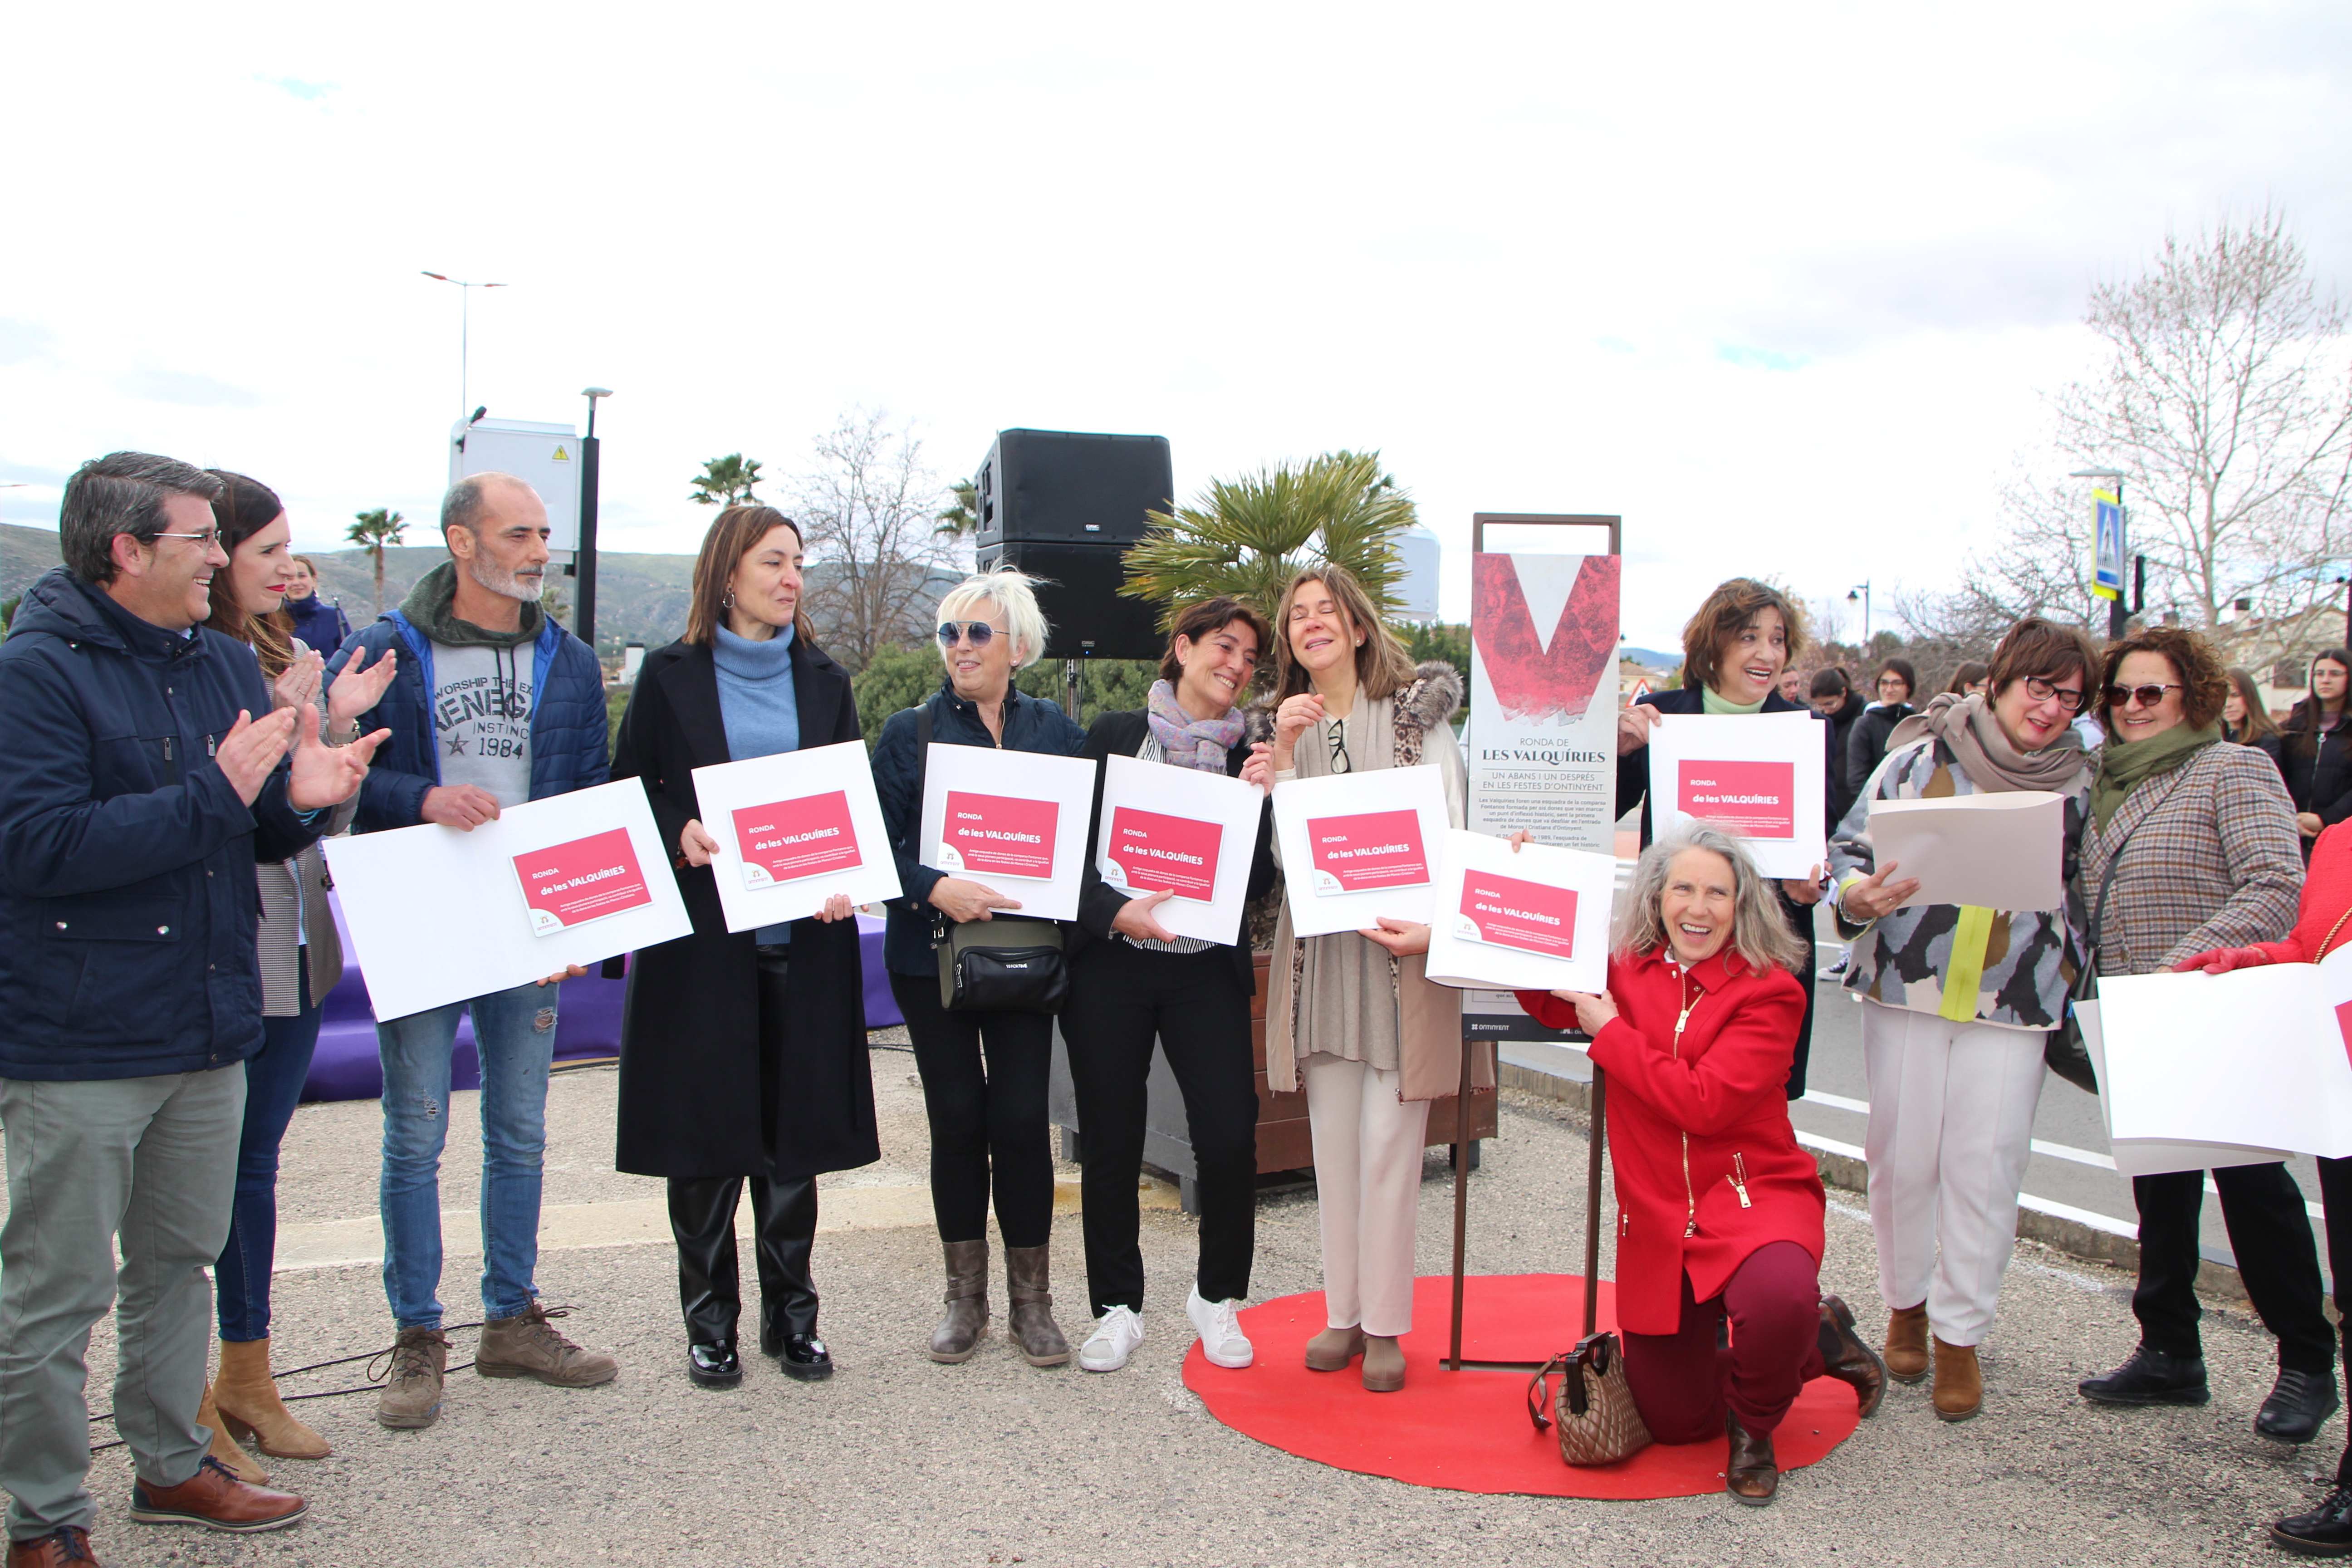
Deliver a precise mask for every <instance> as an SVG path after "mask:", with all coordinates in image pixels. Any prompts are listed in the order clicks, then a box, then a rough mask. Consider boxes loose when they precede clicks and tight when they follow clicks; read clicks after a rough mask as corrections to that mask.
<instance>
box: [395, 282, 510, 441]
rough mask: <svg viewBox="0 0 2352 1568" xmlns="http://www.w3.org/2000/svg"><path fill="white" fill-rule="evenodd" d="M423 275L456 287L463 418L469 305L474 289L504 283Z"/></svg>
mask: <svg viewBox="0 0 2352 1568" xmlns="http://www.w3.org/2000/svg"><path fill="white" fill-rule="evenodd" d="M417 270H418V271H420V272H423V271H424V268H417ZM425 277H427V278H431V279H436V280H437V281H439V282H443V283H455V284H456V285H457V289H458V294H457V417H458V418H460V419H463V418H464V417H465V416H466V356H467V348H468V344H467V338H468V337H469V336H470V334H471V328H472V323H471V321H470V317H471V315H472V310H471V307H472V304H473V299H474V290H475V289H503V288H505V287H506V285H505V284H503V283H468V282H467V281H466V280H465V279H462V278H451V277H447V276H446V275H445V274H442V273H439V272H425Z"/></svg>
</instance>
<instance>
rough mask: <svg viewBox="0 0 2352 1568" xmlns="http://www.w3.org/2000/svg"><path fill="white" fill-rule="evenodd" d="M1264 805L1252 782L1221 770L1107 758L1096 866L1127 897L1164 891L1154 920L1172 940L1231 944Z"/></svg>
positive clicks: (1237, 928)
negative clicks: (1172, 934) (1174, 937)
mask: <svg viewBox="0 0 2352 1568" xmlns="http://www.w3.org/2000/svg"><path fill="white" fill-rule="evenodd" d="M1264 811H1265V793H1264V792H1263V791H1261V790H1260V789H1259V788H1258V787H1257V786H1256V785H1255V784H1244V783H1242V781H1241V780H1239V779H1234V778H1227V777H1225V776H1224V775H1223V773H1202V772H1201V771H1199V770H1198V769H1196V768H1171V767H1170V766H1169V765H1168V764H1167V763H1147V762H1144V761H1143V760H1142V759H1140V758H1139V757H1107V758H1105V759H1104V760H1103V792H1102V828H1101V831H1100V832H1099V833H1098V834H1097V837H1096V839H1095V846H1094V851H1095V868H1096V869H1097V870H1098V871H1099V872H1101V874H1102V879H1103V880H1104V881H1106V882H1108V883H1109V884H1110V885H1111V886H1112V887H1114V888H1116V889H1118V890H1119V891H1121V892H1123V893H1125V894H1126V895H1127V896H1128V897H1129V898H1131V899H1132V898H1141V897H1142V896H1143V895H1144V894H1146V893H1150V892H1154V891H1157V890H1159V889H1160V888H1163V887H1164V888H1167V889H1170V890H1171V892H1172V893H1173V894H1174V896H1173V897H1171V898H1167V899H1162V900H1160V903H1159V905H1158V906H1157V908H1156V909H1155V910H1153V913H1152V918H1153V919H1154V920H1156V921H1159V922H1160V925H1162V926H1163V927H1165V928H1166V929H1168V930H1169V931H1173V932H1175V933H1176V934H1177V935H1178V936H1191V937H1198V938H1200V939H1201V940H1202V942H1216V943H1218V944H1220V945H1221V946H1224V947H1231V946H1233V945H1234V942H1238V941H1240V940H1241V930H1242V912H1243V910H1242V905H1243V902H1244V899H1245V897H1246V896H1247V894H1248V892H1249V874H1250V858H1251V856H1252V855H1253V854H1254V853H1255V851H1256V849H1257V824H1258V818H1259V816H1261V815H1262V814H1263V813H1264ZM1212 860H1213V865H1212V864H1210V862H1211V861H1212ZM1155 862H1156V863H1157V867H1158V870H1159V874H1155Z"/></svg>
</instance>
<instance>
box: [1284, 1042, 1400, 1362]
mask: <svg viewBox="0 0 2352 1568" xmlns="http://www.w3.org/2000/svg"><path fill="white" fill-rule="evenodd" d="M1306 1077H1307V1127H1308V1130H1309V1131H1310V1132H1311V1133H1312V1135H1313V1137H1314V1140H1315V1194H1316V1207H1317V1209H1318V1214H1319V1216H1320V1218H1321V1220H1322V1223H1323V1306H1324V1311H1325V1313H1326V1315H1327V1318H1328V1321H1329V1323H1330V1326H1331V1327H1333V1328H1335V1329H1352V1328H1355V1327H1357V1326H1358V1325H1359V1324H1360V1325H1361V1326H1362V1328H1363V1331H1364V1332H1366V1333H1368V1334H1381V1335H1394V1334H1404V1333H1410V1332H1412V1244H1413V1231H1414V1226H1415V1221H1416V1220H1418V1218H1419V1217H1420V1210H1421V1150H1422V1144H1423V1142H1424V1134H1425V1133H1426V1132H1427V1131H1428V1130H1429V1101H1427V1100H1400V1099H1399V1098H1398V1097H1397V1091H1398V1089H1399V1088H1400V1087H1402V1075H1401V1074H1398V1073H1392V1072H1379V1071H1376V1070H1374V1069H1373V1068H1370V1067H1368V1066H1367V1065H1365V1064H1364V1063H1362V1062H1343V1061H1341V1060H1339V1058H1336V1057H1328V1056H1321V1055H1317V1056H1310V1057H1308V1058H1307V1072H1306Z"/></svg>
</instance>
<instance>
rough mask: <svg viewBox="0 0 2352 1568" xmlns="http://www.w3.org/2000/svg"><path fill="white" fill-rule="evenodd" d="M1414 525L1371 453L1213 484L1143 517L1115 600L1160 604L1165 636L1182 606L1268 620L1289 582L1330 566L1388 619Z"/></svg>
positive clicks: (1404, 500)
mask: <svg viewBox="0 0 2352 1568" xmlns="http://www.w3.org/2000/svg"><path fill="white" fill-rule="evenodd" d="M1414 515H1415V514H1414V510H1413V504H1412V497H1410V496H1408V495H1407V494H1405V492H1404V491H1403V490H1402V489H1399V488H1398V487H1397V482H1396V480H1395V479H1394V478H1393V477H1392V476H1391V475H1389V474H1386V473H1383V472H1381V455H1380V454H1379V453H1378V452H1326V453H1325V454H1323V456H1321V457H1319V458H1312V459H1310V460H1308V461H1307V462H1305V463H1301V464H1298V465H1297V466H1296V467H1294V466H1292V465H1290V464H1287V463H1286V464H1283V465H1282V466H1280V467H1278V468H1271V469H1260V470H1259V471H1258V472H1256V473H1255V474H1251V475H1248V476H1247V477H1245V478H1243V479H1212V480H1211V481H1210V482H1209V489H1208V491H1207V493H1206V494H1204V495H1202V497H1201V498H1200V499H1199V500H1196V501H1194V502H1193V504H1192V505H1191V506H1184V507H1178V508H1176V509H1175V510H1173V511H1168V512H1160V511H1155V512H1151V513H1150V514H1149V517H1150V523H1151V531H1150V532H1149V533H1147V534H1146V535H1145V536H1144V539H1143V542H1142V543H1140V544H1138V545H1137V546H1136V547H1135V548H1134V549H1132V550H1130V551H1129V552H1128V553H1127V584H1126V586H1124V587H1122V588H1121V589H1120V590H1119V592H1120V593H1122V594H1124V595H1127V596H1128V597H1129V598H1134V599H1150V600H1155V601H1157V602H1158V603H1159V604H1160V606H1161V608H1160V627H1161V629H1163V630H1165V629H1166V628H1167V627H1168V626H1171V625H1173V624H1174V622H1175V619H1176V616H1177V614H1178V612H1179V611H1180V610H1181V608H1182V606H1184V605H1188V604H1191V603H1192V602H1193V601H1194V600H1197V599H1203V598H1207V597H1210V596H1212V595H1217V594H1230V595H1234V597H1235V598H1237V599H1241V600H1243V601H1244V603H1247V604H1250V605H1255V606H1257V608H1258V609H1259V610H1261V611H1263V612H1265V614H1267V615H1271V614H1273V613H1274V609H1275V606H1276V605H1277V604H1278V603H1280V602H1281V599H1282V590H1283V588H1284V587H1285V586H1286V584H1288V583H1289V581H1290V579H1291V577H1292V575H1293V574H1296V573H1297V572H1298V571H1300V570H1301V569H1303V568H1306V567H1309V566H1313V565H1316V564H1318V563H1322V562H1327V561H1328V562H1331V563H1336V564H1338V565H1339V566H1342V567H1345V568H1346V569H1347V570H1348V571H1349V572H1351V573H1353V574H1355V577H1356V580H1357V581H1358V582H1360V583H1361V584H1363V585H1364V591H1365V592H1366V593H1368V594H1370V595H1371V596H1372V602H1373V604H1375V605H1378V606H1379V607H1380V608H1381V612H1382V613H1383V614H1386V613H1388V612H1390V611H1391V610H1393V609H1394V608H1395V607H1396V595H1395V588H1396V584H1397V583H1398V581H1399V580H1400V579H1401V578H1402V576H1403V574H1404V569H1403V565H1402V563H1401V562H1400V561H1399V560H1398V558H1397V553H1396V548H1395V540H1396V536H1397V535H1398V534H1400V533H1402V532H1403V531H1405V530H1406V529H1408V528H1411V527H1412V524H1413V520H1414Z"/></svg>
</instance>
